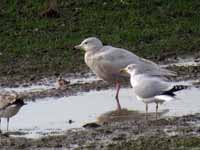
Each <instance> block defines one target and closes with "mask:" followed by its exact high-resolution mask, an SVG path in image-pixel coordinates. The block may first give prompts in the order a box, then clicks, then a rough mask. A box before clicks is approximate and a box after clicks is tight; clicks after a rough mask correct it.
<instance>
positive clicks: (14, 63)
mask: <svg viewBox="0 0 200 150" xmlns="http://www.w3.org/2000/svg"><path fill="white" fill-rule="evenodd" d="M44 8H45V6H44V2H43V1H41V0H32V1H28V0H22V1H18V2H17V1H16V0H1V2H0V51H1V52H3V55H2V56H0V69H1V70H2V71H1V73H0V74H2V75H5V73H7V72H11V73H16V74H23V73H25V72H27V73H33V72H35V71H38V72H63V70H64V71H74V70H79V68H80V67H81V66H79V65H80V64H83V52H80V51H75V50H73V46H74V45H76V44H78V43H79V42H80V41H82V40H83V39H84V38H85V37H88V36H97V37H99V38H100V39H101V40H102V41H103V42H104V43H107V44H111V45H114V46H117V47H124V48H127V49H129V50H131V51H133V52H135V53H136V54H138V55H140V56H143V57H146V58H151V59H153V60H156V59H157V58H160V57H162V58H163V57H164V56H165V55H166V54H168V53H169V54H171V53H172V54H177V55H187V54H194V53H196V52H198V51H199V47H200V1H199V0H192V1H189V0H176V1H175V0H151V1H147V0H58V8H59V11H60V14H61V16H60V17H59V18H51V19H49V18H41V17H39V13H40V12H42V11H43V10H44ZM74 66H75V67H74ZM73 68H75V69H74V70H72V69H73Z"/></svg>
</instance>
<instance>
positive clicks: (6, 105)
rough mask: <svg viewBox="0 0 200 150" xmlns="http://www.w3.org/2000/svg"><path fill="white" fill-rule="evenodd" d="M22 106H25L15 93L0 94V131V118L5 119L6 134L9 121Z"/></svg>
mask: <svg viewBox="0 0 200 150" xmlns="http://www.w3.org/2000/svg"><path fill="white" fill-rule="evenodd" d="M23 105H25V103H24V101H23V99H22V98H20V97H19V95H18V94H17V93H15V92H3V93H1V94H0V130H1V118H7V132H8V128H9V119H10V118H11V117H13V116H15V115H16V114H17V113H18V111H19V110H20V108H21V107H22V106H23Z"/></svg>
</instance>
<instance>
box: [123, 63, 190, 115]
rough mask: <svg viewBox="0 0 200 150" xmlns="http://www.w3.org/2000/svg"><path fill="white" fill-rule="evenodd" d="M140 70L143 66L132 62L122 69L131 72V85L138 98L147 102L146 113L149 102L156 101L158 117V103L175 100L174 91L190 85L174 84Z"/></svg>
mask: <svg viewBox="0 0 200 150" xmlns="http://www.w3.org/2000/svg"><path fill="white" fill-rule="evenodd" d="M140 70H141V68H140V67H139V66H138V65H135V64H130V65H128V66H127V67H126V68H124V69H122V70H121V71H122V72H124V71H125V72H127V73H129V74H130V76H131V79H130V80H131V85H132V87H133V91H134V93H135V95H136V97H137V99H138V100H141V101H143V102H144V103H146V113H147V112H148V104H149V103H156V118H157V111H158V104H159V103H161V104H162V103H163V102H165V101H171V100H173V99H174V97H175V96H176V95H175V94H174V92H177V91H179V90H183V89H185V88H187V87H188V86H184V85H173V84H172V83H169V82H166V81H164V80H163V79H161V78H159V77H155V76H154V77H153V76H150V75H147V74H141V73H140Z"/></svg>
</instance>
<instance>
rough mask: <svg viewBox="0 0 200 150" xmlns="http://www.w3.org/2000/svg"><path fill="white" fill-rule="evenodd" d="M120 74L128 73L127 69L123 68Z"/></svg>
mask: <svg viewBox="0 0 200 150" xmlns="http://www.w3.org/2000/svg"><path fill="white" fill-rule="evenodd" d="M119 72H120V73H127V69H126V68H122V69H120V70H119Z"/></svg>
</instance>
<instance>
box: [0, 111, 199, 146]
mask: <svg viewBox="0 0 200 150" xmlns="http://www.w3.org/2000/svg"><path fill="white" fill-rule="evenodd" d="M199 123H200V114H196V115H189V116H183V117H175V118H166V119H159V120H157V121H156V120H149V121H148V122H147V121H145V120H144V119H142V118H140V119H137V120H130V121H126V120H124V121H119V122H112V123H111V122H109V123H106V122H104V123H103V125H102V124H101V125H100V126H94V125H93V126H91V127H90V126H89V125H87V128H86V129H76V130H68V131H66V132H65V133H64V135H60V136H47V137H44V138H41V139H36V140H34V139H26V138H14V137H9V136H7V135H1V139H0V147H1V149H5V150H16V149H20V150H27V149H30V150H32V149H60V150H61V149H76V150H81V149H91V150H98V149H106V150H107V149H108V150H122V149H123V150H147V149H148V150H186V149H187V150H189V149H195V150H196V149H197V150H198V149H200V138H199V137H200V126H199Z"/></svg>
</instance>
